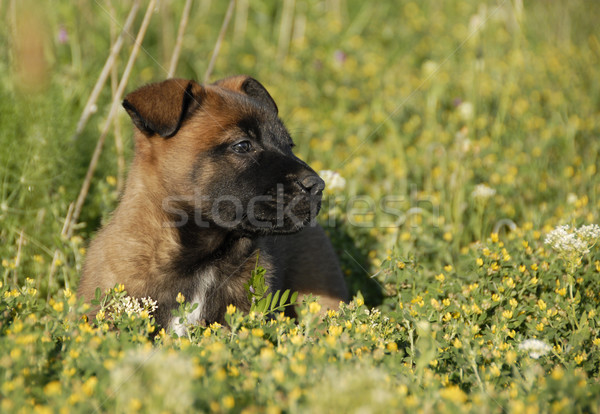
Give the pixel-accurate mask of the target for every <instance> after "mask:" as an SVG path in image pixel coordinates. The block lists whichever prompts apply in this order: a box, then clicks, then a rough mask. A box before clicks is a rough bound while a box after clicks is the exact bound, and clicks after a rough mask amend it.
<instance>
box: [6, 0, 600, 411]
mask: <svg viewBox="0 0 600 414" xmlns="http://www.w3.org/2000/svg"><path fill="white" fill-rule="evenodd" d="M151 3H152V2H151ZM136 4H137V5H139V10H138V12H137V13H136V15H135V17H134V18H133V20H132V24H131V28H130V30H128V32H127V34H126V35H125V36H124V37H123V47H122V49H121V50H120V51H119V52H118V53H116V54H115V58H116V60H115V65H114V67H113V68H112V69H111V70H110V72H108V78H107V82H106V85H105V86H104V87H103V88H102V89H101V90H99V95H98V99H97V101H96V102H95V104H94V105H93V106H91V109H92V110H91V111H90V117H89V120H88V122H87V123H86V124H85V126H84V127H83V128H81V131H79V132H78V133H76V130H77V125H78V122H79V120H80V117H81V114H82V113H83V111H84V108H85V106H86V102H87V101H88V98H89V96H90V94H91V93H92V89H93V88H94V84H95V83H96V80H97V79H98V77H99V75H100V73H101V70H102V68H103V66H104V64H105V61H106V59H107V57H108V56H109V52H110V50H111V47H112V45H114V43H115V40H116V39H117V37H118V35H119V33H120V31H121V28H122V26H123V25H124V22H125V21H126V19H127V16H128V14H129V13H130V10H131V8H132V5H136ZM148 4H149V2H147V1H131V2H116V1H111V0H98V1H93V2H84V1H78V2H71V1H64V0H59V1H54V2H39V1H34V0H19V1H15V0H5V1H0V15H1V16H2V19H3V23H4V24H3V25H1V26H0V40H1V41H2V44H4V45H5V47H4V48H2V49H0V53H1V56H2V58H1V59H0V98H1V99H0V259H1V266H0V411H1V412H2V413H12V412H15V413H21V412H23V413H28V412H35V413H55V412H60V413H63V412H64V413H69V412H86V413H90V412H123V413H131V412H144V413H155V412H156V413H159V412H161V413H162V412H172V413H179V412H182V413H183V412H192V411H194V410H195V411H202V412H216V413H219V412H243V413H254V412H268V413H297V412H316V413H321V412H323V413H325V412H361V413H383V412H410V413H412V412H422V413H437V412H461V413H462V412H478V413H488V412H489V413H496V412H497V413H500V412H513V413H536V412H557V413H563V412H574V413H579V412H600V372H599V367H600V315H599V313H600V252H599V248H598V246H597V241H598V240H599V239H600V228H599V227H598V226H597V225H596V224H598V223H600V217H599V213H598V211H599V209H600V197H599V194H598V192H599V190H600V179H598V174H597V170H598V168H599V166H600V160H599V151H600V140H599V138H600V74H599V72H598V68H599V67H600V33H599V32H598V29H597V18H598V16H600V3H597V2H591V1H585V0H574V1H569V2H546V1H528V2H523V1H521V0H496V1H483V2H475V1H461V0H449V1H445V2H437V1H433V0H426V1H420V2H416V1H381V2H362V1H358V0H320V1H318V0H297V1H290V0H285V1H282V2H267V1H255V2H250V1H249V0H237V1H236V2H235V7H234V8H233V9H231V20H230V21H229V23H228V25H227V27H226V28H225V30H224V31H223V34H222V36H221V37H219V32H220V30H221V28H222V24H223V22H224V20H225V18H226V15H227V9H228V4H229V2H224V1H219V2H217V1H211V0H198V1H195V2H192V6H191V9H190V11H189V21H188V23H187V26H186V28H185V32H184V33H183V36H182V37H181V38H180V37H179V36H178V27H179V24H180V18H181V16H182V14H184V2H163V1H161V2H158V3H155V4H156V5H155V6H154V5H153V7H152V8H151V12H150V13H148V14H147V16H148V18H149V19H150V20H149V22H148V29H147V32H146V34H145V36H144V38H143V42H142V48H141V49H140V51H139V55H138V56H137V58H136V59H135V60H134V62H133V63H132V66H131V74H130V75H129V78H128V80H126V81H125V82H124V83H123V86H124V87H125V90H127V91H130V90H133V89H135V88H136V87H138V86H140V85H142V84H144V83H147V82H151V81H158V80H162V79H164V78H166V77H167V73H168V71H169V68H170V65H171V58H172V52H173V50H174V49H176V47H177V45H178V44H180V46H181V52H180V55H179V56H178V57H177V59H176V63H177V67H176V70H175V72H174V73H175V75H176V76H177V77H184V78H193V79H198V80H200V81H202V80H203V78H204V76H205V74H206V73H207V68H208V67H209V62H210V60H211V56H212V55H213V52H214V50H215V45H216V44H217V43H220V48H219V50H218V53H217V54H216V55H215V57H216V58H215V60H214V68H213V69H212V71H211V73H210V79H211V80H216V79H220V78H222V77H225V76H229V75H233V74H239V73H245V74H249V75H252V76H254V77H255V78H257V79H258V80H259V81H260V82H262V83H263V84H264V85H265V86H266V87H267V89H268V90H269V92H270V93H271V95H272V96H273V97H274V99H275V101H276V102H277V104H278V106H279V109H280V116H281V118H282V119H283V120H284V122H285V123H286V125H287V126H288V129H289V130H290V132H291V134H292V136H293V138H294V140H295V142H296V144H297V146H296V152H297V154H298V155H299V156H300V157H301V158H303V159H304V160H306V161H307V162H308V163H309V164H310V165H311V166H312V167H313V168H314V169H315V170H318V171H321V170H327V171H334V172H335V173H337V174H339V177H337V179H336V180H335V182H333V183H330V184H331V185H330V187H329V188H328V190H327V194H326V199H325V201H324V203H323V208H322V211H321V214H320V222H321V224H322V225H323V226H324V228H325V229H326V231H327V232H328V234H329V236H330V237H331V239H332V241H333V243H334V247H335V249H336V252H337V253H338V256H339V259H340V262H341V264H342V267H343V270H344V273H345V275H346V279H347V282H348V285H349V287H350V289H351V291H352V294H353V300H352V301H351V302H350V303H348V304H344V305H342V306H341V308H340V310H339V311H337V312H334V311H329V312H327V314H326V315H325V316H324V317H323V316H321V312H320V311H321V309H320V306H319V305H318V303H316V302H313V301H312V300H307V301H305V302H304V303H302V304H300V305H299V307H298V309H299V318H298V320H290V319H289V318H286V317H284V316H283V314H279V313H278V312H275V313H274V314H272V315H271V317H267V316H265V315H264V313H262V312H251V313H250V314H242V313H240V312H239V311H238V310H237V309H235V308H233V307H230V308H228V311H227V320H228V324H229V326H228V327H224V326H220V325H211V326H193V325H189V326H188V327H187V332H188V335H187V336H185V337H181V338H180V337H177V336H176V335H171V334H170V333H169V332H164V331H160V332H157V327H156V325H155V324H154V320H153V317H152V304H151V303H141V302H138V301H135V300H131V299H130V298H128V297H127V296H126V292H125V291H124V290H123V287H122V286H116V287H115V289H114V290H113V291H112V292H111V293H110V294H109V296H108V297H107V298H106V299H104V301H103V306H104V312H101V313H100V314H99V316H98V317H97V318H96V319H95V320H93V321H86V320H85V318H84V314H85V310H86V306H87V305H85V304H83V303H81V302H80V301H78V300H77V297H76V295H75V293H74V292H75V291H76V287H77V283H78V280H79V277H80V272H81V267H82V263H83V261H84V260H85V255H86V246H87V245H88V243H89V240H90V239H91V238H93V237H94V234H95V232H96V231H97V229H98V228H99V226H100V225H101V223H103V222H105V220H106V219H107V218H108V217H109V216H110V212H111V211H112V210H113V209H114V207H115V206H116V204H117V202H118V196H119V191H120V189H121V188H122V185H123V177H124V175H125V173H126V164H127V162H128V161H129V160H130V159H131V157H132V152H133V148H132V142H131V136H132V127H131V124H130V120H129V118H128V117H127V115H126V113H125V111H124V110H122V109H120V110H119V111H118V112H116V113H115V117H114V120H113V122H110V123H108V124H107V122H106V121H107V119H108V118H109V117H110V116H111V115H110V112H111V111H110V108H111V103H112V101H113V98H114V97H115V96H117V95H118V93H117V92H118V89H119V82H120V77H121V75H122V74H123V72H124V70H125V68H126V66H127V62H128V59H129V56H130V53H131V52H132V50H134V38H135V35H136V33H137V32H138V30H139V27H140V26H141V25H142V24H143V23H142V20H143V17H144V14H145V13H146V8H147V7H148ZM151 5H152V4H151ZM218 39H221V40H222V41H221V42H219V41H218ZM179 40H181V42H180V43H179ZM107 125H108V127H107ZM104 130H106V132H107V134H106V142H105V143H104V146H103V149H102V152H101V153H99V159H98V165H97V168H96V169H95V171H94V173H93V175H92V178H91V180H90V181H89V184H90V187H89V193H88V194H87V197H86V198H85V203H84V204H83V205H82V209H81V214H80V215H78V217H77V220H76V223H74V224H72V225H71V224H70V220H69V219H68V217H73V209H74V208H73V206H74V202H75V200H76V199H77V198H78V195H79V194H80V189H81V187H82V185H83V184H84V177H85V175H86V172H87V171H88V166H89V163H90V160H91V159H92V156H93V153H94V149H95V147H96V144H97V141H98V139H99V137H100V136H101V135H102V132H103V131H104ZM329 175H330V176H332V175H333V174H331V173H329ZM341 178H343V180H342V179H341ZM330 181H331V180H330ZM249 277H250V275H249ZM188 310H189V305H188V304H187V303H185V302H183V301H182V303H181V307H180V310H179V312H180V314H181V315H182V317H184V318H185V314H186V312H187V311H188ZM151 338H154V339H151Z"/></svg>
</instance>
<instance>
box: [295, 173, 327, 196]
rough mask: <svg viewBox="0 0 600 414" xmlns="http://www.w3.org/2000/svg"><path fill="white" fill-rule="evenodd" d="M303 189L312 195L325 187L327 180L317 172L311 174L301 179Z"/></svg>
mask: <svg viewBox="0 0 600 414" xmlns="http://www.w3.org/2000/svg"><path fill="white" fill-rule="evenodd" d="M299 182H300V185H301V186H302V189H303V190H304V191H306V192H307V193H310V194H311V195H317V194H319V193H320V192H322V191H323V190H324V189H325V181H323V180H322V179H321V177H319V176H318V175H316V174H311V175H309V176H307V177H304V178H303V179H302V180H300V181H299Z"/></svg>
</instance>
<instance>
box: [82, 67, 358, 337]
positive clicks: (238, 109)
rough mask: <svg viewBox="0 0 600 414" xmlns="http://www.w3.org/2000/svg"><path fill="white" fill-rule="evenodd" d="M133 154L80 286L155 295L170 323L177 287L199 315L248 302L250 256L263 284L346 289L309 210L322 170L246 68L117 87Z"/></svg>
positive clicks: (161, 319)
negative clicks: (198, 78)
mask: <svg viewBox="0 0 600 414" xmlns="http://www.w3.org/2000/svg"><path fill="white" fill-rule="evenodd" d="M123 106H124V107H125V109H126V110H127V112H128V113H129V115H130V116H131V119H132V121H133V124H134V125H135V134H134V139H135V156H134V159H133V163H132V165H131V169H130V172H129V177H128V180H127V185H126V189H125V192H124V194H123V196H122V199H121V202H120V204H119V206H118V207H117V209H116V210H115V212H114V215H113V217H112V219H111V221H110V223H108V224H107V225H106V226H105V227H104V228H103V229H102V230H101V231H100V232H99V234H98V236H97V237H96V239H95V240H94V241H93V242H92V244H91V246H90V248H89V252H88V256H87V259H86V263H85V266H84V270H83V276H82V279H81V283H80V285H79V290H78V293H79V295H80V296H83V297H84V298H85V299H86V300H88V301H89V300H91V299H92V298H93V296H94V292H95V290H96V288H97V287H99V288H100V289H102V291H103V292H104V291H105V290H107V289H110V288H112V287H114V286H115V284H117V283H122V284H124V285H125V289H126V290H127V292H128V293H129V294H130V295H132V296H134V297H138V298H139V297H146V296H149V297H151V298H153V299H154V300H156V301H157V302H158V310H157V311H156V314H155V316H156V320H157V322H158V323H159V324H160V325H161V326H162V327H165V328H171V329H175V330H176V331H179V330H180V329H179V328H180V327H179V325H178V324H177V323H176V322H175V321H174V320H173V317H172V313H171V311H172V310H173V309H175V308H176V307H177V306H178V304H177V303H176V297H177V294H178V293H179V292H181V293H182V294H183V295H184V296H185V298H186V300H189V301H191V302H194V303H197V304H198V307H197V308H196V310H195V311H194V312H193V315H191V318H192V319H194V320H195V321H197V322H207V323H212V322H215V321H216V322H220V323H223V322H224V319H223V317H224V313H225V309H226V307H227V305H228V304H234V305H236V306H237V307H238V308H239V309H241V310H245V311H247V310H248V309H249V308H250V303H249V302H248V300H247V295H246V292H245V289H244V286H243V285H244V283H245V282H247V281H248V279H249V277H250V272H251V270H252V269H253V268H254V266H255V264H256V257H257V254H258V256H259V264H260V265H261V266H263V267H264V268H265V269H266V270H267V283H268V284H269V286H270V289H271V290H273V291H274V290H278V289H291V290H292V291H298V292H299V293H300V294H309V293H312V294H313V295H315V296H319V297H320V299H321V301H322V303H323V304H324V305H325V306H326V307H331V308H336V307H337V306H338V304H339V301H343V300H347V295H348V293H347V290H346V286H345V283H344V279H343V276H342V273H341V271H340V267H339V264H338V262H337V259H336V257H335V253H334V251H333V249H332V247H331V244H330V243H329V240H328V239H327V237H326V235H325V233H324V231H323V230H322V229H321V228H320V227H319V226H318V225H316V224H315V222H314V218H315V216H316V213H317V212H318V209H319V207H320V203H321V197H322V191H323V188H324V183H323V180H322V179H321V178H320V177H319V176H318V175H317V174H316V173H315V172H314V171H313V170H312V169H311V168H310V167H309V166H308V165H306V164H305V163H304V162H303V161H301V160H300V159H298V158H297V157H296V156H295V155H294V154H293V152H292V147H293V142H292V139H291V138H290V135H289V134H288V132H287V131H286V129H285V127H284V125H283V123H282V122H281V120H280V119H279V117H278V116H277V105H276V104H275V102H274V101H273V99H272V98H271V96H270V95H269V93H268V92H267V91H266V89H265V88H264V87H263V86H262V85H261V84H260V83H259V82H258V81H256V80H255V79H253V78H250V77H246V76H236V77H232V78H227V79H223V80H221V81H218V82H216V83H215V84H212V85H199V84H198V83H196V82H194V81H188V80H183V79H169V80H166V81H164V82H160V83H155V84H150V85H146V86H144V87H142V88H140V89H138V90H136V91H134V92H132V93H130V94H129V95H127V96H126V97H125V100H124V101H123Z"/></svg>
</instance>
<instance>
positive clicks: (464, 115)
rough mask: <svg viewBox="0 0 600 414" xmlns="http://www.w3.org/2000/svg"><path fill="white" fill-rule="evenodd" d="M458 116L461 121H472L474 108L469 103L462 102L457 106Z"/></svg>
mask: <svg viewBox="0 0 600 414" xmlns="http://www.w3.org/2000/svg"><path fill="white" fill-rule="evenodd" d="M457 109H458V115H459V116H460V118H461V119H462V120H463V121H469V120H471V119H473V115H474V114H475V107H474V106H473V104H472V103H471V102H467V101H465V102H462V103H461V104H460V105H458V108H457Z"/></svg>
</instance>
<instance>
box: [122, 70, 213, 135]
mask: <svg viewBox="0 0 600 414" xmlns="http://www.w3.org/2000/svg"><path fill="white" fill-rule="evenodd" d="M201 95H202V87H201V86H200V85H199V84H197V83H196V82H194V81H190V80H185V79H168V80H166V81H163V82H158V83H151V84H149V85H146V86H142V87H141V88H139V89H136V90H135V91H133V92H131V93H130V94H129V95H127V96H126V97H125V99H124V100H123V107H124V108H125V109H126V110H127V113H128V114H129V116H130V117H131V120H132V121H133V123H134V125H135V126H136V127H137V128H138V129H139V130H140V131H142V132H143V133H144V134H146V135H147V136H152V135H154V134H158V135H160V136H161V137H164V138H169V137H172V136H173V135H175V134H176V133H177V131H179V128H180V127H181V124H182V123H183V121H184V120H185V119H186V117H187V116H188V115H190V114H191V112H192V110H193V109H195V108H196V107H198V106H199V104H200V101H201V99H202V96H201Z"/></svg>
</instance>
